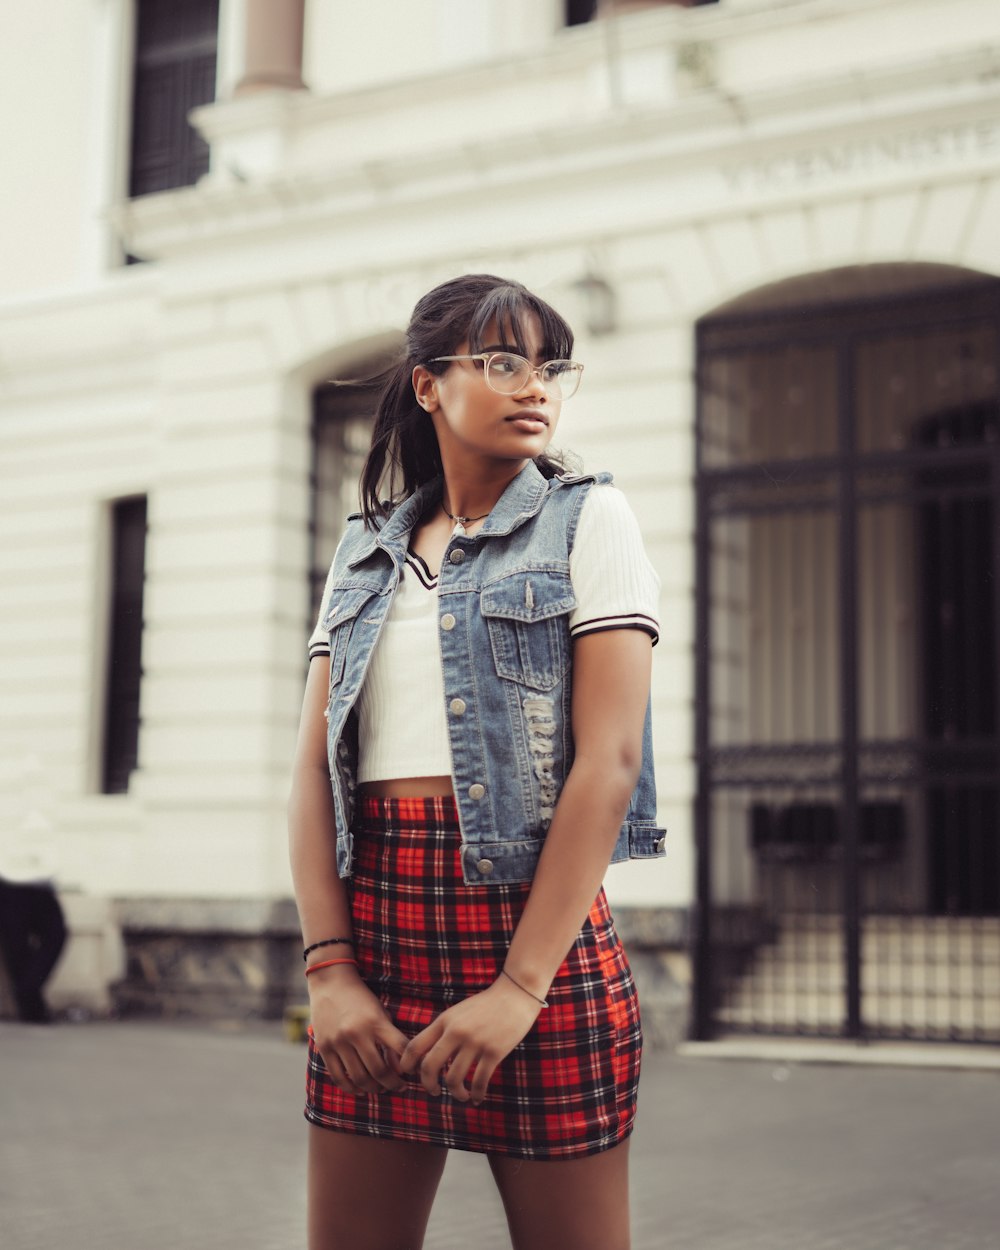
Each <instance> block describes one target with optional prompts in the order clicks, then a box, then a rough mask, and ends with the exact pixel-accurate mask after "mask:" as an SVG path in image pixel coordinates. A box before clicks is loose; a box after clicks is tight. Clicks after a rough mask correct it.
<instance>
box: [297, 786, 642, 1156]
mask: <svg viewBox="0 0 1000 1250" xmlns="http://www.w3.org/2000/svg"><path fill="white" fill-rule="evenodd" d="M359 809H360V810H359V814H358V820H357V823H356V827H355V842H354V850H355V867H354V875H353V876H352V877H350V878H349V879H348V880H347V882H346V884H347V887H348V892H349V896H350V899H351V914H352V917H353V922H354V942H355V953H356V954H357V958H358V962H359V965H360V969H361V975H362V976H363V977H364V979H365V981H366V983H367V984H368V985H369V986H370V988H371V989H372V990H373V991H374V992H375V993H376V994H377V995H378V996H379V998H380V999H381V1001H382V1003H383V1004H384V1006H385V1008H386V1011H387V1012H388V1014H389V1016H390V1017H391V1018H392V1020H393V1021H394V1022H395V1023H396V1025H397V1026H398V1027H399V1028H400V1029H401V1030H402V1032H404V1033H405V1034H407V1036H409V1037H413V1036H414V1035H416V1034H417V1033H419V1032H420V1031H421V1029H423V1028H426V1026H427V1025H428V1024H430V1023H431V1021H432V1020H433V1019H434V1018H435V1017H436V1016H438V1015H440V1013H441V1012H442V1011H444V1010H445V1009H446V1008H447V1007H450V1006H452V1004H454V1003H457V1002H459V1001H461V1000H462V999H463V998H467V997H468V996H469V995H470V994H474V993H476V992H477V991H479V990H483V989H486V987H487V986H488V985H490V984H491V983H492V982H493V981H494V980H495V978H496V977H497V975H498V974H499V970H500V967H501V965H502V964H503V961H504V957H505V955H506V953H507V947H508V945H509V943H510V939H511V937H512V936H513V933H514V928H515V926H516V924H517V921H518V918H519V916H520V914H521V910H522V908H523V907H524V904H525V901H526V899H527V895H528V890H529V886H528V885H527V884H520V883H518V884H511V885H504V884H497V885H488V886H467V885H466V884H465V883H464V882H463V880H462V870H461V864H460V847H461V837H460V833H459V825H458V814H457V811H456V808H455V801H454V799H453V798H451V797H450V796H449V797H445V798H409V799H382V798H366V799H363V800H362V801H361V802H360V803H359ZM547 997H548V1002H549V1008H548V1010H544V1011H542V1012H541V1013H540V1014H539V1017H538V1019H537V1021H536V1022H535V1024H534V1025H533V1026H532V1028H531V1030H530V1031H529V1033H528V1034H527V1036H526V1037H525V1038H524V1040H523V1041H522V1042H521V1043H520V1044H519V1045H517V1046H516V1047H515V1048H514V1050H512V1051H511V1053H510V1054H509V1055H508V1056H507V1058H506V1059H504V1060H503V1061H502V1062H501V1063H500V1065H499V1066H498V1068H497V1070H496V1072H495V1073H494V1074H493V1077H492V1079H491V1080H490V1084H489V1086H488V1088H487V1093H486V1097H485V1099H484V1100H483V1102H482V1103H481V1104H480V1105H479V1106H478V1107H474V1106H473V1105H472V1104H471V1103H469V1102H465V1103H462V1102H458V1101H457V1100H455V1099H453V1098H451V1097H450V1096H449V1095H448V1094H447V1093H443V1094H441V1095H440V1096H438V1097H432V1096H431V1095H429V1094H427V1093H426V1091H425V1090H424V1088H423V1086H422V1085H420V1083H419V1080H418V1079H417V1077H416V1076H412V1077H410V1078H408V1083H407V1086H406V1088H404V1089H401V1090H398V1091H384V1092H382V1093H379V1094H359V1095H354V1094H346V1093H343V1092H342V1091H341V1090H339V1089H338V1088H337V1087H336V1086H335V1085H334V1084H333V1083H332V1081H331V1080H330V1078H329V1075H328V1073H327V1070H326V1067H325V1065H324V1063H323V1060H322V1057H321V1056H320V1054H319V1051H318V1050H317V1049H316V1047H315V1045H314V1043H313V1040H312V1034H311V1031H310V1036H309V1061H308V1071H307V1080H306V1111H305V1114H306V1118H307V1119H308V1120H310V1121H311V1122H312V1123H313V1124H318V1125H321V1126H322V1127H324V1128H330V1129H339V1130H342V1131H344V1132H348V1133H361V1134H365V1135H367V1136H370V1137H386V1138H395V1139H398V1140H403V1141H413V1142H426V1143H428V1144H431V1145H437V1146H451V1147H454V1148H456V1149H458V1150H475V1151H483V1152H487V1153H496V1154H504V1155H515V1156H519V1157H521V1158H528V1159H565V1158H572V1157H574V1156H581V1155H588V1154H596V1153H597V1152H598V1151H601V1150H607V1149H608V1148H609V1147H611V1146H614V1145H616V1144H617V1143H618V1142H620V1141H623V1140H624V1139H625V1138H626V1137H627V1136H628V1135H629V1133H631V1131H632V1124H633V1120H634V1118H635V1105H636V1091H637V1087H638V1083H639V1062H640V1055H641V1050H642V1031H641V1027H640V1023H639V1004H638V999H637V997H636V992H635V984H634V982H633V980H632V972H631V969H630V968H629V965H628V961H627V959H626V957H625V952H624V950H623V949H622V946H621V943H620V941H619V939H618V935H617V933H616V932H615V928H614V922H613V920H612V918H611V913H610V912H609V910H608V904H607V900H606V898H605V897H604V891H603V890H602V891H601V893H600V894H599V896H598V897H597V899H596V901H595V902H594V905H593V907H592V908H591V909H590V914H589V915H588V917H587V920H586V922H585V924H584V926H583V929H582V930H581V932H580V935H579V937H578V938H577V940H576V942H575V943H574V945H573V948H572V950H571V951H570V952H569V954H568V955H567V957H566V959H565V961H564V962H563V964H562V966H561V967H560V969H559V971H558V973H557V974H556V977H555V980H554V981H553V983H552V987H551V989H550V990H549V993H548V996H547Z"/></svg>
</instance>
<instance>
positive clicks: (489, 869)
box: [476, 859, 493, 877]
mask: <svg viewBox="0 0 1000 1250" xmlns="http://www.w3.org/2000/svg"><path fill="white" fill-rule="evenodd" d="M476 869H477V871H478V872H479V874H480V876H483V877H489V876H492V874H493V860H492V859H481V860H480V861H479V863H478V864H477V865H476Z"/></svg>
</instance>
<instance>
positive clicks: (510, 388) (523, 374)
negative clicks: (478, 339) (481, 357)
mask: <svg viewBox="0 0 1000 1250" xmlns="http://www.w3.org/2000/svg"><path fill="white" fill-rule="evenodd" d="M530 376H531V365H529V364H528V362H527V361H526V360H525V359H524V357H523V356H515V355H514V354H513V353H511V352H497V353H496V354H495V355H493V356H491V357H490V358H489V360H488V361H487V362H486V381H487V382H488V383H489V385H490V386H492V388H493V389H494V390H495V391H499V392H500V394H501V395H515V394H516V393H517V392H518V391H520V390H522V389H523V388H524V385H525V383H526V382H527V381H528V378H529V377H530Z"/></svg>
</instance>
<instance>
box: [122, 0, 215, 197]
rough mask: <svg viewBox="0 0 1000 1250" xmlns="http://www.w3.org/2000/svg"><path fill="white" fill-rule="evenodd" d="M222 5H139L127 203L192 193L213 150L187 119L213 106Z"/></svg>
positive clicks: (178, 0)
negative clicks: (181, 190) (188, 189)
mask: <svg viewBox="0 0 1000 1250" xmlns="http://www.w3.org/2000/svg"><path fill="white" fill-rule="evenodd" d="M218 41H219V0H138V4H137V6H136V40H135V78H134V84H133V92H132V152H131V163H130V173H129V195H130V196H139V195H149V194H150V193H152V192H154V191H169V190H170V189H171V188H173V187H185V186H191V185H192V184H193V183H195V182H197V181H198V179H199V178H200V177H201V176H202V174H204V173H207V171H208V155H209V153H208V144H206V143H205V141H204V139H202V137H201V135H199V134H198V132H197V131H196V130H194V129H193V127H192V126H191V125H190V124H189V122H188V113H189V112H190V111H191V109H193V108H197V107H198V105H200V104H209V103H210V102H211V101H212V100H214V99H215V74H216V69H215V66H216V55H217V51H218Z"/></svg>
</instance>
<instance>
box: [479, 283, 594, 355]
mask: <svg viewBox="0 0 1000 1250" xmlns="http://www.w3.org/2000/svg"><path fill="white" fill-rule="evenodd" d="M535 321H537V323H538V326H539V329H540V330H541V335H542V343H541V352H542V358H543V359H545V360H568V359H569V358H570V357H571V356H572V354H573V331H572V330H571V329H570V328H569V324H568V323H567V322H566V321H564V320H563V318H562V317H560V316H559V314H558V313H557V312H556V310H555V309H554V308H553V307H552V306H551V305H550V304H546V302H545V301H544V300H541V299H539V298H538V296H537V295H533V294H532V293H531V292H530V291H528V290H526V289H525V288H524V287H522V286H515V285H513V284H511V285H506V284H504V285H503V286H497V287H494V288H493V289H492V290H491V291H489V292H488V293H487V294H486V295H485V296H484V297H483V299H482V300H481V301H480V303H479V304H478V306H477V307H476V311H475V312H474V313H473V315H472V320H471V321H470V322H469V351H470V352H481V351H482V350H483V349H484V348H485V347H486V333H487V330H488V329H489V326H490V324H491V323H492V324H494V325H495V326H496V329H497V332H498V334H499V336H500V340H501V341H502V342H503V343H505V344H508V345H509V346H511V347H514V348H516V349H517V351H518V352H519V353H520V354H521V355H522V356H525V357H529V358H530V356H531V351H530V349H529V346H528V330H529V328H531V327H532V322H535Z"/></svg>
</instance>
